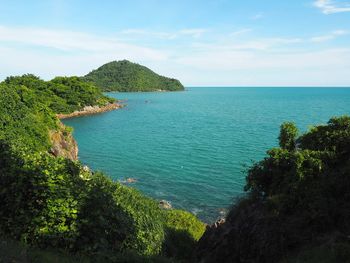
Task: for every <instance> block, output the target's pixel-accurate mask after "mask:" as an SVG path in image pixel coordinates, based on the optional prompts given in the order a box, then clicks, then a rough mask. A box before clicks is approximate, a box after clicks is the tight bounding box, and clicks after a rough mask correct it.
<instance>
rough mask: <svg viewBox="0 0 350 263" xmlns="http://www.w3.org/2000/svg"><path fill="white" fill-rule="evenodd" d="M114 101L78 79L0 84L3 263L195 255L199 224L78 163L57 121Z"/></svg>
mask: <svg viewBox="0 0 350 263" xmlns="http://www.w3.org/2000/svg"><path fill="white" fill-rule="evenodd" d="M111 102H114V100H113V99H110V98H108V97H105V96H104V95H103V94H102V93H101V91H100V90H99V89H98V88H96V87H94V86H93V85H92V84H90V83H86V82H82V81H81V80H80V79H79V78H77V77H64V78H62V77H58V78H55V79H53V80H51V81H43V80H41V79H40V78H38V77H36V76H33V75H23V76H20V77H9V78H7V79H6V80H5V81H4V82H2V83H0V107H1V111H0V189H1V191H0V239H1V242H0V262H61V260H62V258H61V255H64V257H66V258H71V259H72V261H73V259H74V258H80V257H82V258H84V260H83V261H82V260H80V259H77V260H76V262H125V261H126V260H129V261H128V262H154V261H157V260H158V262H166V259H163V257H168V258H173V259H174V258H176V259H186V258H188V257H189V256H190V254H191V251H192V250H193V248H194V245H195V242H196V241H197V240H198V239H199V238H200V237H201V235H202V234H203V232H204V230H205V225H204V224H203V223H202V222H200V221H199V220H198V219H197V218H196V217H195V216H194V215H192V214H190V213H188V212H186V211H181V210H164V209H162V208H160V207H159V204H158V202H157V201H156V200H153V199H151V198H148V197H146V196H144V195H143V194H141V193H140V192H138V191H137V190H135V189H133V188H129V187H126V186H124V185H122V184H120V183H117V182H114V181H112V180H111V179H110V178H109V177H108V176H106V175H104V174H102V173H99V172H94V171H91V170H90V169H89V168H87V167H85V166H83V164H82V163H80V162H79V161H77V158H76V155H77V148H76V144H75V141H74V139H73V137H72V134H71V131H72V130H71V128H69V127H66V126H64V125H63V124H62V123H61V122H60V120H59V119H58V118H57V114H58V113H68V114H69V113H72V112H73V111H76V110H81V109H83V108H84V107H85V106H95V105H105V104H108V103H111ZM9 246H10V247H11V250H14V251H8V250H9ZM23 251H27V252H23ZM34 254H35V255H34ZM52 257H54V258H55V259H53V258H52ZM16 258H20V259H18V260H22V261H17V260H16ZM33 258H35V261H34V259H33ZM40 258H41V259H40ZM32 260H33V261H32ZM90 260H91V261H90ZM74 262H75V261H74ZM171 262H173V261H171Z"/></svg>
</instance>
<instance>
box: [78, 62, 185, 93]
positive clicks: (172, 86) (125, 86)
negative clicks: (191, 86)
mask: <svg viewBox="0 0 350 263" xmlns="http://www.w3.org/2000/svg"><path fill="white" fill-rule="evenodd" d="M83 79H84V80H86V81H88V82H92V83H94V84H95V85H96V86H97V87H99V88H101V90H103V91H159V90H167V91H177V90H184V87H183V86H182V84H181V83H180V81H178V80H176V79H171V78H167V77H163V76H160V75H158V74H156V73H154V72H153V71H152V70H150V69H148V68H146V67H144V66H141V65H139V64H135V63H132V62H130V61H127V60H122V61H113V62H110V63H107V64H105V65H103V66H101V67H99V68H98V69H96V70H93V71H92V72H90V73H89V74H87V75H86V76H85V77H83Z"/></svg>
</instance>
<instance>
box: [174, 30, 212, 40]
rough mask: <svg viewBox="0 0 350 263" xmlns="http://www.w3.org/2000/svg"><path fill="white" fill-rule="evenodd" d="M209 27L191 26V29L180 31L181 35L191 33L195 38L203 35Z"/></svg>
mask: <svg viewBox="0 0 350 263" xmlns="http://www.w3.org/2000/svg"><path fill="white" fill-rule="evenodd" d="M207 31H208V30H207V29H204V28H189V29H182V30H180V31H179V34H181V35H190V36H192V37H194V38H198V37H200V36H202V34H203V33H205V32H207Z"/></svg>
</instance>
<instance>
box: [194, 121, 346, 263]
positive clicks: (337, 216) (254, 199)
mask: <svg viewBox="0 0 350 263" xmlns="http://www.w3.org/2000/svg"><path fill="white" fill-rule="evenodd" d="M279 140H280V147H279V148H274V149H271V150H269V151H268V152H267V157H266V158H264V159H263V160H262V161H260V162H258V163H256V164H254V165H253V166H252V167H251V168H250V169H249V171H248V175H247V185H246V187H245V190H246V191H248V196H247V197H246V198H243V199H242V200H241V201H239V202H238V203H237V204H235V205H234V207H233V208H232V210H231V212H230V214H229V215H228V217H227V219H226V223H224V224H223V225H221V226H220V227H219V228H218V229H217V230H213V231H212V232H211V235H212V236H210V235H206V236H205V237H204V238H203V240H202V241H201V244H200V246H199V249H198V256H199V258H202V259H205V260H203V262H350V240H349V235H350V223H349V222H350V221H349V220H350V117H345V116H344V117H339V118H332V119H330V120H329V122H328V125H321V126H316V127H313V128H312V129H311V130H309V131H308V132H307V133H305V134H303V135H301V136H299V137H298V129H297V128H296V126H295V125H294V124H293V123H285V124H283V125H282V126H281V132H280V137H279ZM222 233H225V235H224V236H223V235H222ZM214 240H216V241H214ZM211 244H215V246H216V247H215V248H214V247H213V245H211ZM208 250H209V251H210V250H211V253H210V254H206V252H205V251H208Z"/></svg>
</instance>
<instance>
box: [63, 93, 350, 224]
mask: <svg viewBox="0 0 350 263" xmlns="http://www.w3.org/2000/svg"><path fill="white" fill-rule="evenodd" d="M106 95H108V96H110V97H113V98H117V99H120V100H122V101H123V103H124V104H125V107H124V108H122V109H119V110H115V111H111V112H107V113H103V114H98V115H91V116H85V117H78V118H73V119H67V120H64V123H65V124H67V125H69V126H71V127H73V128H74V137H75V138H76V140H77V142H78V146H79V159H80V161H81V162H82V163H83V164H86V165H88V166H89V167H91V168H92V169H93V170H95V171H103V172H104V173H106V174H107V175H109V176H110V177H111V178H113V179H114V180H116V181H119V182H121V183H125V184H127V185H129V186H131V187H134V188H137V189H138V190H140V191H141V192H143V193H144V194H146V195H147V196H149V197H152V198H154V199H156V200H158V201H159V200H167V201H169V202H170V203H171V204H172V206H173V207H174V208H178V209H185V210H187V211H190V212H191V213H193V214H195V215H197V216H198V217H199V218H200V219H201V220H203V221H204V222H207V223H212V222H214V221H215V220H217V219H218V218H220V217H222V216H224V215H225V214H226V213H227V211H228V210H229V208H230V207H231V206H232V205H233V204H234V203H235V202H236V201H237V200H238V199H239V198H241V197H242V196H244V195H245V194H246V193H245V192H244V185H245V177H246V175H247V170H248V169H249V167H251V166H252V165H253V164H254V162H258V161H259V160H262V159H263V158H264V157H265V156H266V151H267V150H268V149H270V148H273V147H278V134H279V127H280V125H281V124H282V123H283V122H285V121H292V122H295V123H296V125H297V126H298V128H299V130H300V133H304V132H306V131H307V130H308V129H310V128H311V127H312V126H313V125H320V124H326V123H327V121H328V120H329V119H330V118H331V117H334V116H341V115H346V114H350V89H347V88H315V87H313V88H300V87H298V88H289V87H288V88H286V87H284V88H278V87H273V88H269V87H254V88H253V87H251V88H248V87H246V88H237V87H232V88H230V87H190V88H186V90H185V91H182V92H149V93H117V92H115V93H106ZM128 179H129V180H128ZM128 181H129V182H128Z"/></svg>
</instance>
